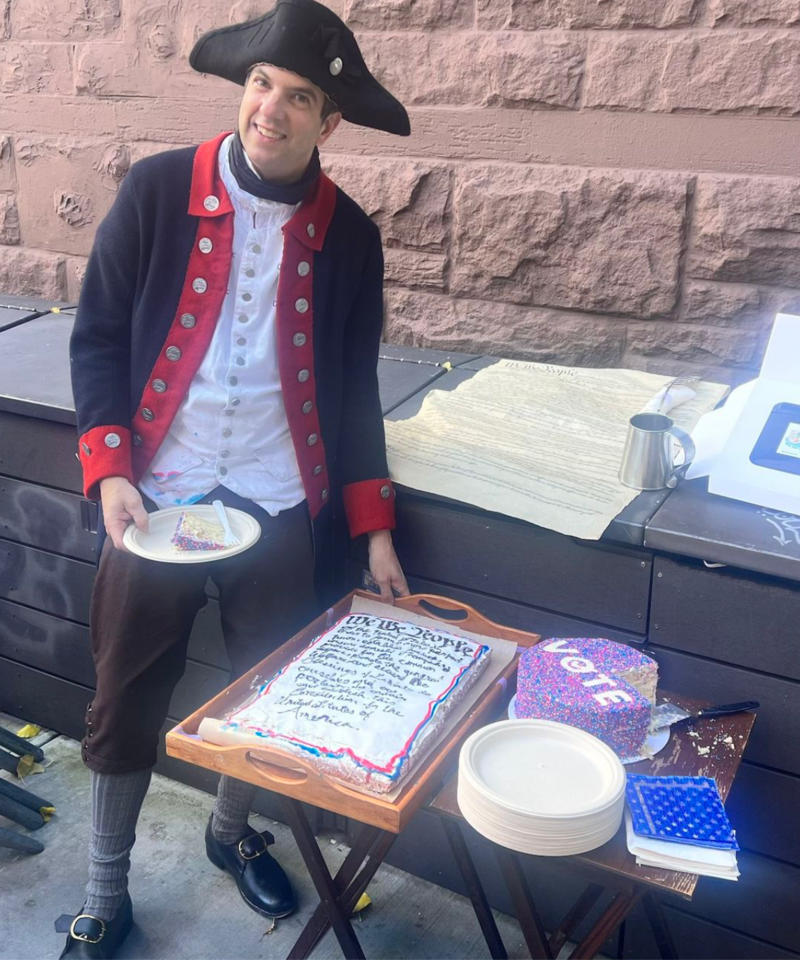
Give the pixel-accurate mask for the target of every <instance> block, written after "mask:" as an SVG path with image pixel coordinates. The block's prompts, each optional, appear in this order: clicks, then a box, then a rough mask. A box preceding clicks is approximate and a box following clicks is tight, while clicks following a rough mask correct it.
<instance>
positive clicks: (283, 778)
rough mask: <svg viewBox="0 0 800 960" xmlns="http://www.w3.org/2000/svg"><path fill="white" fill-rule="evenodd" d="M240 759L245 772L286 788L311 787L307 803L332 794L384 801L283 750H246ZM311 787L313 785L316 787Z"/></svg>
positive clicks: (251, 748)
mask: <svg viewBox="0 0 800 960" xmlns="http://www.w3.org/2000/svg"><path fill="white" fill-rule="evenodd" d="M243 756H244V761H245V763H246V764H247V766H248V769H249V770H252V771H254V772H255V773H256V774H258V776H259V777H261V778H262V779H263V780H266V781H268V782H270V783H274V784H277V785H280V786H289V787H297V786H300V785H301V784H308V786H309V787H310V789H309V792H308V797H309V803H313V802H314V797H315V796H316V797H318V798H320V797H323V796H325V795H328V794H331V793H334V794H335V793H338V794H343V795H344V796H345V797H355V798H356V799H358V800H363V799H364V797H369V798H370V799H374V802H377V803H380V802H385V799H384V798H383V797H374V795H371V794H367V793H364V792H363V791H361V790H357V789H355V788H354V787H350V786H348V784H347V783H345V782H343V781H341V780H336V779H335V778H333V777H329V776H327V775H325V774H323V773H322V772H320V771H319V770H317V769H316V768H315V767H313V766H312V765H311V764H310V763H309V762H308V761H307V760H303V759H301V758H300V757H294V756H287V754H285V753H284V752H283V751H272V750H269V749H265V748H264V747H247V748H246V749H245V750H244V753H243ZM251 782H252V781H251ZM312 784H315V785H316V788H314V787H313V786H312Z"/></svg>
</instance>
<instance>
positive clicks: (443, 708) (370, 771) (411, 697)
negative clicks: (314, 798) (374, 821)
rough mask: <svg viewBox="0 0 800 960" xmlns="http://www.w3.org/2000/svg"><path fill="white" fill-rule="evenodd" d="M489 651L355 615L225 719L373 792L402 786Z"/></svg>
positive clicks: (228, 726) (226, 726) (230, 727)
mask: <svg viewBox="0 0 800 960" xmlns="http://www.w3.org/2000/svg"><path fill="white" fill-rule="evenodd" d="M489 655H490V648H489V647H488V646H484V645H481V644H478V643H475V642H474V641H472V640H468V639H466V638H465V637H459V636H456V635H454V634H451V633H447V632H445V631H438V630H432V629H429V628H428V627H425V626H421V625H419V624H416V623H411V622H409V621H403V620H395V619H391V618H385V617H382V616H372V615H369V614H363V613H352V614H349V615H348V616H345V617H343V618H342V619H341V620H339V622H338V623H336V624H335V625H334V626H333V627H331V629H330V630H328V631H326V632H325V633H323V634H322V635H321V636H319V637H317V639H316V640H314V641H313V642H312V643H310V644H309V646H308V647H306V648H305V649H304V650H303V651H302V652H301V653H300V654H299V655H298V656H297V657H295V659H294V660H292V661H291V662H290V663H289V664H288V665H287V666H286V667H284V668H283V669H282V670H280V671H279V672H278V673H277V674H275V676H273V677H272V678H271V679H270V680H268V681H267V682H266V683H264V684H262V685H261V686H260V687H259V688H258V689H257V690H256V691H255V693H254V694H253V696H252V697H251V698H250V699H249V700H248V701H247V702H246V703H245V704H243V705H242V706H240V707H238V708H237V709H235V710H233V711H232V712H231V713H230V714H229V715H228V716H227V717H225V719H224V722H223V723H222V724H221V726H220V729H221V730H222V731H230V732H241V733H249V734H251V735H255V736H257V737H258V738H263V739H264V740H265V741H267V742H269V743H270V745H272V746H275V747H278V748H280V749H282V750H287V751H290V752H292V753H296V754H298V755H300V756H302V757H303V758H304V759H305V760H307V761H309V762H310V763H311V764H312V765H313V766H315V767H316V768H317V769H318V770H319V771H320V772H324V773H326V774H328V775H331V776H333V777H336V778H338V779H342V780H345V781H349V782H351V783H353V784H354V785H358V786H359V788H361V789H364V790H366V791H368V792H370V793H386V792H388V791H391V790H393V789H394V788H395V787H396V786H398V785H399V784H400V783H401V782H402V780H403V779H404V778H405V777H406V776H407V774H408V773H409V771H410V770H412V769H413V768H414V767H415V766H416V765H417V764H418V762H419V760H420V759H421V758H422V756H423V755H424V754H425V753H426V752H427V748H428V747H429V746H430V745H431V744H432V743H433V742H434V741H435V740H436V737H437V733H438V732H440V731H441V729H442V725H443V723H444V720H445V718H446V717H447V714H448V713H449V712H451V710H452V708H453V706H454V705H455V704H457V703H458V702H459V701H460V700H462V699H463V697H464V695H465V693H466V692H467V690H468V689H469V688H470V687H471V686H472V684H473V683H474V682H475V681H476V680H477V678H478V677H479V675H480V674H481V672H482V671H483V670H484V669H485V667H486V665H487V663H488V661H489Z"/></svg>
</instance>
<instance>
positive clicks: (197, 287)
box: [192, 277, 208, 293]
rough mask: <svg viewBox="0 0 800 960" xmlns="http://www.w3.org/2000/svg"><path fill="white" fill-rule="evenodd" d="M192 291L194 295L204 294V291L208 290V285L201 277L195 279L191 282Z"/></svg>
mask: <svg viewBox="0 0 800 960" xmlns="http://www.w3.org/2000/svg"><path fill="white" fill-rule="evenodd" d="M192 290H194V292H195V293H205V292H206V290H208V284H207V283H206V282H205V280H204V279H203V278H202V277H195V278H194V280H192Z"/></svg>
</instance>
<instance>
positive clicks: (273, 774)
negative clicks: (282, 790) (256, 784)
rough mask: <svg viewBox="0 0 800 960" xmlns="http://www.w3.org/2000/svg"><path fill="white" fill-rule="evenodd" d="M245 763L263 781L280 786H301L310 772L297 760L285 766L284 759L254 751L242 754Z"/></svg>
mask: <svg viewBox="0 0 800 960" xmlns="http://www.w3.org/2000/svg"><path fill="white" fill-rule="evenodd" d="M244 760H245V763H246V764H247V765H248V767H250V768H251V769H253V770H255V771H256V773H258V775H259V776H260V777H262V778H263V779H264V780H269V781H271V782H273V783H280V784H284V785H285V784H301V783H306V782H307V781H308V779H309V775H310V773H311V771H310V770H309V769H308V768H307V767H306V766H305V764H303V762H302V761H301V760H298V761H297V763H296V764H295V763H294V762H292V763H291V764H287V763H286V762H285V761H284V758H283V757H281V758H280V762H278V758H277V757H276V756H275V755H274V754H272V753H271V752H269V751H266V750H260V749H254V750H247V751H245V754H244Z"/></svg>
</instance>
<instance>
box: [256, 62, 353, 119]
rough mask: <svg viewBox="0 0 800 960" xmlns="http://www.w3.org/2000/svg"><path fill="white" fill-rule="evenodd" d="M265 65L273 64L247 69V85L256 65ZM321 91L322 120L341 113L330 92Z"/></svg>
mask: <svg viewBox="0 0 800 960" xmlns="http://www.w3.org/2000/svg"><path fill="white" fill-rule="evenodd" d="M264 66H271V64H267V63H254V64H253V65H252V66H251V67H250V69H249V70H248V71H247V76H246V77H245V78H244V85H245V86H247V83H248V81H249V80H250V74H251V73H252V72H253V71H254V70H255V68H256V67H264ZM315 86H316V84H315ZM320 92H321V93H322V97H323V100H322V110H321V119H322V120H325V119H326V118H327V117H329V116H330V115H331V114H332V113H341V110H340V109H339V107H338V106H337V105H336V103H335V102H334V101H333V100H331V98H330V97H329V96H328V94H327V93H325V91H324V90H320Z"/></svg>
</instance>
